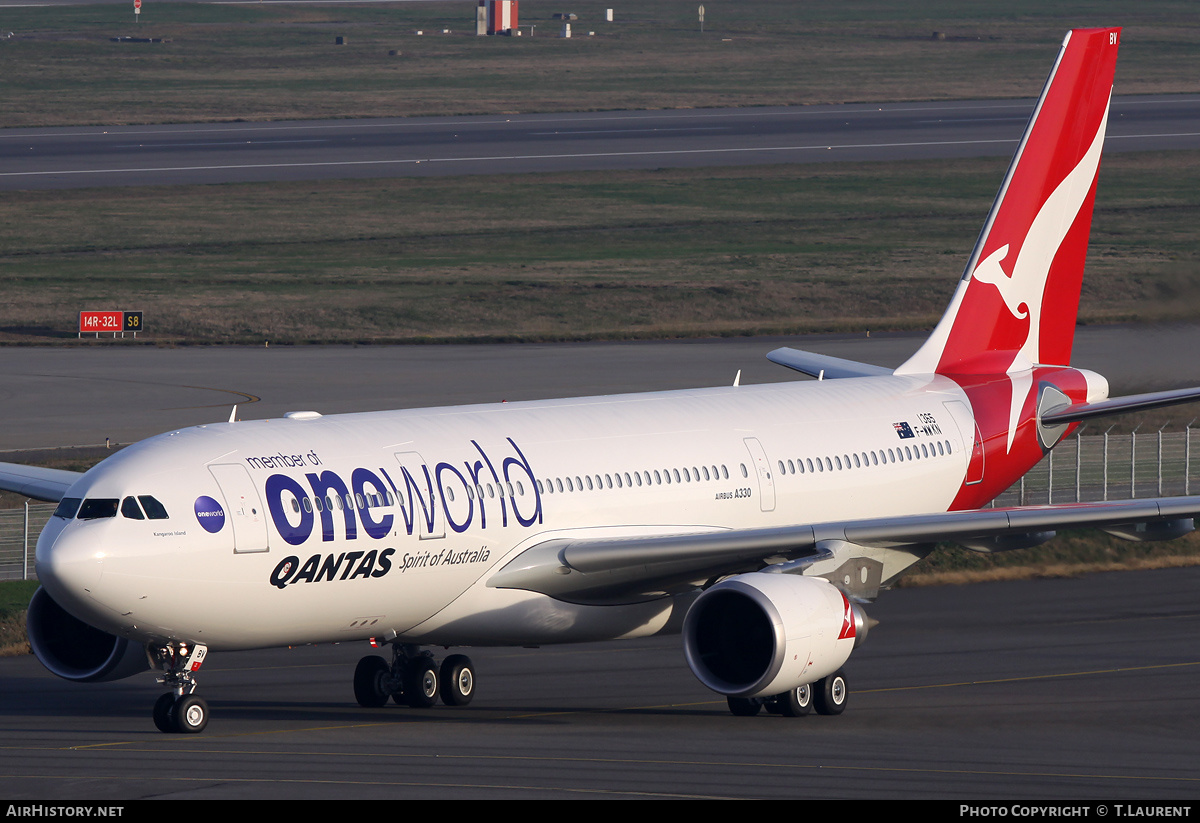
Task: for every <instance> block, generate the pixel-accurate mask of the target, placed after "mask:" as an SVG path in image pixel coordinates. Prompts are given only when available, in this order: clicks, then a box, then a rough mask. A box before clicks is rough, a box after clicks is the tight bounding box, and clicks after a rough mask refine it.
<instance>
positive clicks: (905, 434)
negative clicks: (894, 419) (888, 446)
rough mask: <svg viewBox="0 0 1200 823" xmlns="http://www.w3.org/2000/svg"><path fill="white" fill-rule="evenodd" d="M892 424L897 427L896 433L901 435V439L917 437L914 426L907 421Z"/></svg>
mask: <svg viewBox="0 0 1200 823" xmlns="http://www.w3.org/2000/svg"><path fill="white" fill-rule="evenodd" d="M892 426H894V427H895V429H896V434H898V435H900V439H901V440H907V439H908V438H910V437H916V435H915V434H913V430H912V427H911V426H909V425H908V424H907V423H893V424H892Z"/></svg>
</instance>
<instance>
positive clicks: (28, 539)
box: [0, 425, 1200, 580]
mask: <svg viewBox="0 0 1200 823" xmlns="http://www.w3.org/2000/svg"><path fill="white" fill-rule="evenodd" d="M1198 431H1200V428H1194V427H1192V426H1191V425H1189V426H1188V427H1187V428H1186V429H1184V430H1183V431H1170V432H1169V431H1164V430H1159V431H1157V432H1136V431H1135V432H1133V433H1132V434H1120V435H1109V434H1108V433H1105V434H1096V435H1082V434H1077V435H1075V436H1073V437H1068V438H1067V439H1066V440H1064V441H1062V442H1061V443H1059V444H1058V445H1057V446H1056V447H1055V448H1054V450H1053V451H1051V452H1050V453H1049V454H1048V455H1046V457H1045V458H1043V459H1042V462H1040V463H1038V464H1037V466H1035V467H1034V468H1033V470H1032V471H1030V472H1029V473H1028V474H1027V475H1025V477H1023V478H1022V479H1021V481H1020V482H1019V483H1017V484H1016V485H1015V486H1013V487H1012V488H1011V489H1009V490H1008V491H1006V492H1004V493H1003V494H1001V495H1000V496H999V497H997V498H996V500H995V501H993V503H992V505H993V506H1030V505H1040V504H1043V503H1077V502H1078V503H1083V502H1092V501H1103V500H1129V499H1131V498H1136V497H1174V496H1177V495H1188V494H1192V493H1193V491H1195V490H1200V467H1198V466H1197V462H1198V461H1197V460H1196V456H1195V452H1196V447H1197V446H1198V445H1200V434H1197V432H1198ZM985 471H986V467H985ZM54 509H55V506H54V504H53V503H30V502H26V503H25V505H24V506H23V507H22V508H16V509H3V510H0V580H32V579H34V578H35V577H36V573H35V571H34V563H33V560H34V549H35V548H36V547H37V538H38V534H40V533H41V531H42V527H43V526H45V525H46V522H47V521H48V520H49V519H50V515H51V514H52V513H53V511H54Z"/></svg>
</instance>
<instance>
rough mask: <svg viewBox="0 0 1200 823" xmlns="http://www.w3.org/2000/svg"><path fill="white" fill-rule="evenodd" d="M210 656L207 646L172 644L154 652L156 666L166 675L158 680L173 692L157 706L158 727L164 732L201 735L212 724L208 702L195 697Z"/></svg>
mask: <svg viewBox="0 0 1200 823" xmlns="http://www.w3.org/2000/svg"><path fill="white" fill-rule="evenodd" d="M207 654H208V647H207V646H203V645H197V646H190V647H189V646H188V645H187V644H186V643H172V644H170V645H165V646H157V647H153V648H151V649H150V657H151V659H152V660H153V661H154V665H155V667H157V668H159V669H162V670H163V672H164V674H163V676H162V677H160V678H159V679H158V682H159V683H162V684H164V685H165V686H167V688H169V689H170V691H169V692H167V693H166V694H164V695H163V696H162V697H160V698H158V701H157V702H156V703H155V704H154V725H155V727H156V728H157V729H158V730H159V731H160V732H166V733H168V734H169V733H171V732H177V733H180V734H197V733H199V732H202V731H204V727H205V726H207V725H208V703H207V702H205V700H204V698H202V697H200V696H198V695H196V694H194V692H195V691H196V676H195V674H194V672H195V671H196V670H197V669H199V668H200V664H201V663H203V662H204V658H205V656H206V655H207Z"/></svg>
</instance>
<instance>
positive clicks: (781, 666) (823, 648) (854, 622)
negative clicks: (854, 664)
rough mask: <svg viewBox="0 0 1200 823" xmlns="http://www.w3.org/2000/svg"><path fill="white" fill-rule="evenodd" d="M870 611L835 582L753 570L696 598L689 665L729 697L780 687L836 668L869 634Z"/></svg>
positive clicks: (688, 633) (688, 625) (686, 633)
mask: <svg viewBox="0 0 1200 823" xmlns="http://www.w3.org/2000/svg"><path fill="white" fill-rule="evenodd" d="M866 625H867V622H866V616H865V615H864V614H863V613H862V611H861V610H860V609H858V608H857V607H855V606H853V605H852V604H851V603H850V601H849V600H847V599H846V597H845V595H843V594H842V592H840V591H839V590H838V589H836V588H835V587H834V586H833V584H831V583H830V582H829V581H827V580H824V579H822V578H818V577H801V576H797V575H790V574H769V573H763V572H754V573H751V574H743V575H739V576H738V577H733V578H730V579H729V580H724V581H722V582H720V583H718V584H717V585H715V586H713V587H712V588H711V589H709V590H708V591H706V592H705V593H704V594H702V595H700V597H698V598H696V601H695V603H693V604H692V607H691V609H689V610H688V614H687V617H686V618H685V619H684V623H683V650H684V654H685V656H686V657H687V661H688V666H690V667H691V669H692V672H693V673H694V674H695V675H696V677H697V678H699V679H700V682H701V683H703V684H704V685H705V686H707V687H708V688H710V689H712V690H713V691H715V692H717V693H719V694H724V695H727V696H729V697H765V696H768V695H776V694H782V693H783V692H786V691H788V690H789V689H794V688H796V687H798V686H802V685H804V684H806V683H813V682H815V681H817V680H819V679H820V678H822V677H825V676H827V675H830V674H833V673H834V672H836V671H837V670H838V669H840V668H841V667H842V664H844V663H845V662H846V660H847V658H849V657H850V652H851V651H853V650H854V647H855V646H856V645H857V644H858V642H861V640H862V639H863V638H865V636H866Z"/></svg>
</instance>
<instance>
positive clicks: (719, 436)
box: [37, 376, 970, 649]
mask: <svg viewBox="0 0 1200 823" xmlns="http://www.w3.org/2000/svg"><path fill="white" fill-rule="evenodd" d="M947 404H949V405H947ZM967 405H968V404H967V400H966V397H965V395H964V393H963V392H962V391H961V390H960V389H959V388H958V386H957V385H956V384H954V383H953V382H952V381H950V380H948V379H945V378H940V377H930V376H909V377H895V376H886V377H872V378H858V379H845V380H834V381H817V382H813V381H803V382H795V383H784V384H773V385H764V386H741V387H726V388H714V389H703V390H688V391H673V392H658V393H651V394H631V395H618V396H607V397H588V398H578V399H569V400H550V401H535V402H524V403H500V404H493V405H478V406H466V407H455V408H440V409H422V410H412V411H394V412H376V413H365V414H348V415H336V416H328V417H321V416H315V415H314V416H307V417H306V416H293V417H290V418H285V419H273V420H260V421H247V422H236V423H222V424H213V425H208V426H199V427H195V428H191V429H184V430H180V431H176V432H171V433H168V434H164V435H160V436H158V437H155V438H152V439H150V440H146V441H143V442H142V443H139V444H137V445H135V446H131V447H129V448H127V449H125V450H124V451H122V452H120V453H118V454H117V455H115V456H114V457H112V458H110V459H109V460H106V461H105V462H104V463H102V464H101V465H99V466H97V467H96V468H94V469H92V470H91V471H89V472H88V473H87V474H86V475H85V476H84V477H83V478H82V479H81V480H80V481H79V482H78V483H77V484H76V485H75V486H74V487H72V489H71V490H70V492H69V493H68V497H72V498H86V499H95V498H113V499H118V500H121V499H124V498H126V497H127V496H130V495H133V496H136V495H153V496H154V497H155V498H156V499H158V500H159V501H161V503H162V504H163V506H164V507H165V509H166V512H167V514H168V515H169V516H168V517H167V518H166V519H130V518H128V517H125V516H123V515H121V514H117V515H116V516H110V517H106V518H102V519H91V520H83V519H73V520H64V519H62V518H59V517H55V518H52V520H51V523H50V524H49V525H48V526H47V527H46V530H45V531H44V532H43V534H42V537H41V539H40V540H39V543H38V552H37V555H38V572H39V577H41V579H42V580H43V584H44V585H45V586H46V587H47V589H48V590H49V591H50V593H51V594H52V595H53V596H54V598H55V599H56V600H57V601H58V602H59V603H60V604H62V605H63V606H64V607H66V608H67V609H68V610H69V611H72V612H74V613H75V614H76V615H77V616H78V617H80V618H81V619H84V620H86V621H87V622H89V623H91V624H93V625H96V626H97V627H99V628H102V629H105V630H107V631H110V632H113V633H115V634H118V635H122V636H127V637H131V638H134V639H138V640H150V639H176V640H187V641H191V642H200V643H205V644H207V645H208V646H209V647H210V648H212V649H220V648H254V647H264V646H271V645H282V644H292V643H306V642H329V641H338V640H355V639H362V638H366V637H382V638H385V639H391V638H393V637H399V638H401V639H404V640H409V641H412V642H417V643H434V644H438V645H485V644H534V643H550V642H568V641H578V640H593V639H602V638H615V637H628V636H637V635H644V634H650V633H655V632H660V631H671V630H675V629H677V628H678V624H679V621H680V620H681V619H682V616H681V614H679V611H680V610H681V609H680V606H681V605H685V603H684V602H683V601H680V602H676V600H677V599H676V598H670V597H666V598H661V599H659V600H655V601H651V602H648V603H640V604H636V605H627V606H581V605H575V604H569V603H563V602H560V601H557V600H553V599H551V598H549V597H547V596H545V595H542V594H536V593H533V592H528V591H522V590H512V589H499V588H492V587H489V586H488V585H487V581H488V578H489V577H490V576H491V575H492V573H494V572H495V571H496V570H498V569H499V568H501V567H503V566H504V565H505V564H506V563H508V562H509V561H510V560H512V559H513V558H514V557H515V556H516V555H518V554H519V553H521V552H522V551H524V550H525V549H527V548H529V547H530V546H533V545H536V544H538V543H541V542H543V541H545V540H547V539H551V538H554V537H562V536H572V537H579V536H589V537H609V536H617V535H629V536H648V535H655V534H669V533H674V532H696V531H701V530H714V529H729V528H738V529H746V528H758V527H769V526H779V525H787V524H795V523H821V522H826V521H831V520H844V519H847V518H862V517H875V516H880V517H882V516H888V515H894V514H910V513H916V512H937V511H945V510H946V509H947V507H948V506H949V505H950V503H951V501H953V499H954V497H955V494H956V493H957V492H958V491H959V489H960V488H961V487H962V483H963V480H964V476H965V473H966V470H967V462H968V461H967V459H968V456H969V452H970V448H969V444H970V440H969V439H968V440H967V441H966V442H967V446H968V447H966V448H965V447H964V437H963V433H962V431H961V430H960V426H963V428H965V429H966V430H967V431H968V432H969V431H970V428H969V426H970V424H969V420H970V412H969V411H967ZM964 412H965V413H966V421H967V423H966V425H964V418H963V413H964ZM956 417H957V421H956ZM968 438H969V434H968ZM885 576H886V575H885ZM685 600H686V598H685Z"/></svg>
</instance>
